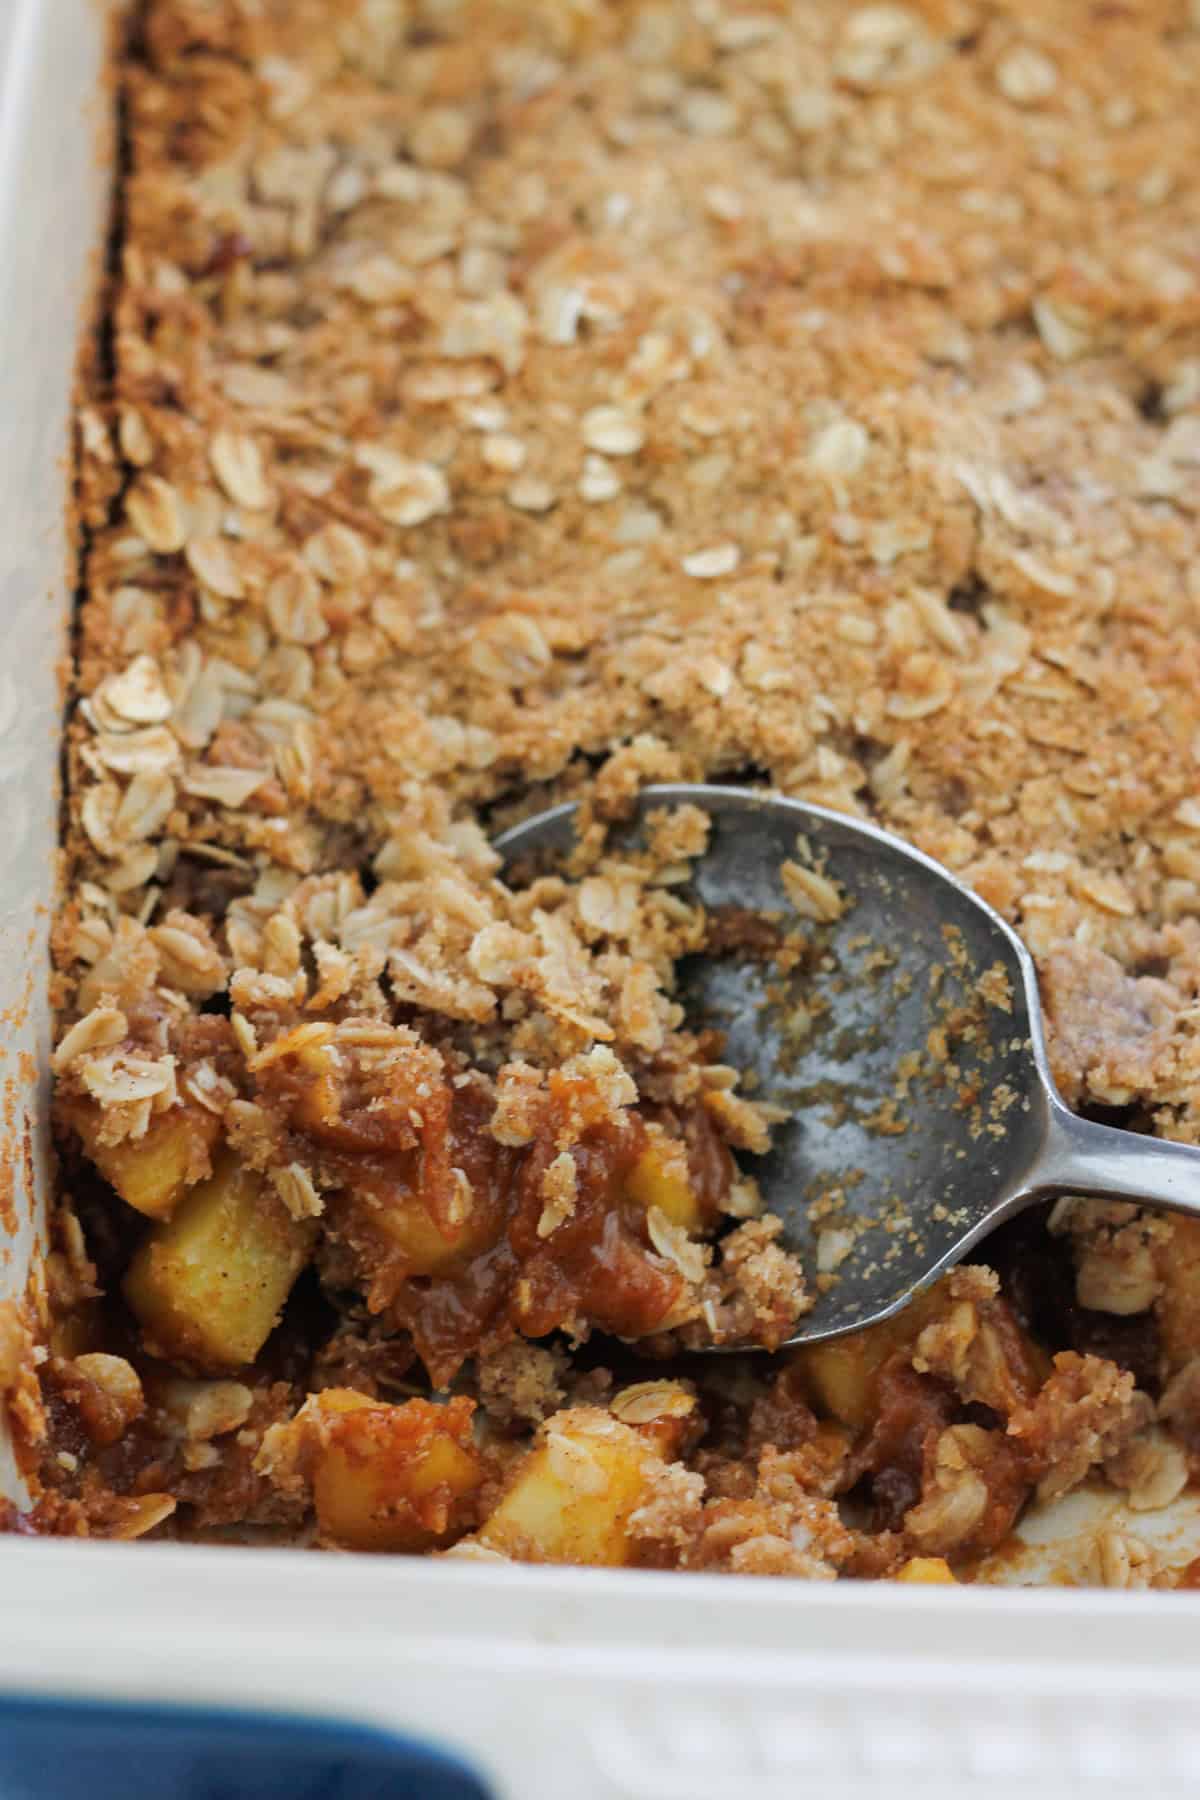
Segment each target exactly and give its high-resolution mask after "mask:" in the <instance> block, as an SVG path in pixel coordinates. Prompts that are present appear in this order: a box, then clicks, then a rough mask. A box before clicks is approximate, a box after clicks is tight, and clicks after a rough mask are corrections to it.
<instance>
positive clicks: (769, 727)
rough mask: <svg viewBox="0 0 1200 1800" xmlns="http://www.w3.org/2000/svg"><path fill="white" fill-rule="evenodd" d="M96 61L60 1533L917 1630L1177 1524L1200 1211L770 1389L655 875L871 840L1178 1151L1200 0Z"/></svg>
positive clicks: (495, 13)
mask: <svg viewBox="0 0 1200 1800" xmlns="http://www.w3.org/2000/svg"><path fill="white" fill-rule="evenodd" d="M118 70H119V92H120V96H121V106H122V117H123V142H124V160H123V166H122V168H121V170H120V171H119V174H118V181H117V200H116V213H115V222H114V254H113V270H112V279H111V283H110V292H109V295H108V301H107V312H106V317H105V321H104V323H103V326H102V329H101V332H100V335H99V338H98V341H97V342H96V343H95V345H94V346H93V347H92V349H91V352H90V355H89V357H88V359H87V373H86V378H85V387H86V390H87V391H86V392H85V394H84V395H83V403H82V406H81V410H80V414H79V431H78V457H77V466H76V495H77V507H78V514H79V517H80V519H81V522H82V538H83V547H82V602H81V607H80V613H79V623H78V635H77V645H76V648H77V664H76V671H75V687H74V693H73V701H72V706H71V710H70V714H69V720H68V725H67V733H66V769H67V782H66V796H65V823H64V834H65V835H64V853H63V854H64V893H65V895H66V899H65V902H64V904H63V907H62V911H61V915H60V917H59V919H58V922H57V927H56V932H55V956H56V963H55V976H54V980H55V1001H56V1005H57V1008H58V1014H59V1021H60V1029H59V1037H58V1042H57V1049H56V1051H55V1056H54V1071H55V1078H56V1085H55V1102H54V1105H55V1118H56V1125H57V1130H58V1137H59V1148H60V1162H61V1172H62V1183H61V1191H60V1194H59V1199H58V1204H57V1210H56V1214H55V1221H54V1229H55V1246H54V1249H53V1251H52V1254H51V1257H50V1261H49V1267H48V1289H49V1291H48V1294H46V1295H40V1294H35V1295H34V1296H33V1298H32V1300H31V1303H30V1306H29V1308H27V1309H26V1312H25V1313H23V1314H18V1313H17V1312H16V1311H13V1312H12V1314H11V1316H7V1315H6V1316H5V1317H4V1318H2V1319H0V1388H3V1390H4V1391H5V1393H6V1394H7V1396H8V1400H9V1410H10V1413H11V1414H12V1416H13V1419H14V1423H15V1427H16V1430H17V1435H18V1437H19V1440H20V1442H21V1445H22V1447H23V1454H24V1456H25V1462H26V1466H27V1469H28V1471H29V1476H30V1482H31V1488H32V1492H33V1495H34V1499H33V1503H32V1511H31V1512H29V1513H16V1512H15V1511H14V1512H13V1513H12V1516H11V1518H10V1520H9V1523H10V1524H12V1525H14V1527H16V1528H21V1529H40V1530H46V1531H65V1532H75V1533H88V1532H91V1533H94V1534H96V1535H109V1536H125V1537H133V1536H140V1535H144V1534H146V1533H147V1532H156V1533H159V1534H164V1533H165V1534H167V1535H170V1534H172V1533H178V1534H181V1535H184V1536H188V1537H197V1536H207V1537H213V1536H227V1537H231V1538H234V1539H236V1538H238V1537H239V1536H240V1535H245V1534H246V1533H247V1532H248V1531H250V1530H254V1531H255V1532H258V1533H259V1534H261V1533H263V1532H270V1533H272V1534H273V1535H275V1536H277V1537H279V1538H280V1539H282V1540H283V1541H291V1542H315V1543H318V1544H321V1545H331V1546H341V1547H348V1548H359V1549H364V1550H377V1551H401V1552H407V1553H411V1554H417V1553H426V1552H448V1553H450V1554H451V1555H452V1556H453V1557H454V1558H456V1559H458V1558H484V1559H494V1558H510V1559H511V1558H515V1559H521V1560H533V1561H568V1562H579V1563H596V1564H608V1565H613V1564H628V1563H634V1564H644V1565H650V1566H655V1567H671V1568H680V1569H707V1570H720V1569H723V1570H731V1571H743V1572H751V1573H763V1574H773V1573H777V1574H791V1575H797V1576H803V1577H809V1578H814V1579H824V1578H831V1577H834V1576H837V1575H843V1574H850V1575H862V1576H902V1577H903V1578H904V1579H908V1580H938V1579H952V1578H954V1576H955V1575H958V1576H966V1575H970V1574H971V1572H972V1571H973V1570H974V1569H975V1568H976V1567H977V1565H978V1563H979V1559H980V1558H981V1557H984V1556H985V1555H986V1554H987V1553H988V1552H989V1551H992V1550H994V1549H995V1548H996V1547H997V1546H998V1545H1000V1544H1002V1543H1003V1542H1004V1540H1005V1538H1006V1537H1007V1536H1008V1534H1009V1533H1010V1532H1011V1530H1012V1527H1013V1525H1014V1522H1015V1521H1016V1520H1017V1519H1018V1518H1019V1516H1020V1514H1021V1512H1022V1510H1023V1509H1024V1508H1025V1507H1026V1506H1027V1505H1028V1504H1029V1503H1030V1502H1031V1501H1032V1500H1034V1499H1038V1500H1041V1501H1043V1502H1048V1501H1051V1500H1053V1499H1054V1498H1055V1497H1057V1496H1059V1495H1061V1494H1063V1493H1066V1492H1068V1491H1069V1490H1071V1489H1073V1488H1075V1487H1077V1486H1078V1485H1079V1484H1080V1483H1082V1482H1084V1481H1085V1480H1089V1479H1094V1480H1097V1481H1106V1482H1108V1483H1109V1484H1111V1485H1112V1486H1114V1487H1116V1488H1117V1489H1119V1490H1120V1491H1121V1492H1122V1493H1123V1494H1125V1495H1126V1496H1127V1504H1128V1506H1129V1507H1130V1508H1131V1509H1132V1510H1134V1511H1137V1510H1139V1509H1150V1508H1155V1507H1160V1506H1162V1505H1165V1504H1167V1503H1168V1502H1169V1501H1171V1500H1172V1499H1174V1498H1175V1497H1176V1496H1177V1495H1178V1494H1179V1493H1180V1492H1181V1490H1182V1489H1183V1487H1184V1485H1185V1484H1186V1482H1187V1481H1188V1479H1189V1475H1190V1473H1191V1470H1192V1463H1193V1459H1194V1458H1195V1457H1196V1456H1197V1455H1198V1454H1200V1226H1197V1225H1196V1224H1195V1223H1192V1222H1172V1221H1170V1220H1168V1219H1166V1218H1163V1217H1161V1216H1154V1217H1152V1216H1150V1215H1147V1214H1143V1213H1142V1212H1140V1211H1139V1210H1138V1209H1137V1208H1135V1207H1132V1206H1124V1205H1122V1206H1113V1205H1099V1204H1098V1203H1094V1202H1090V1201H1084V1200H1078V1199H1073V1198H1072V1199H1068V1200H1066V1201H1062V1202H1059V1203H1058V1205H1057V1206H1056V1207H1055V1209H1054V1210H1053V1211H1052V1212H1051V1213H1049V1214H1048V1215H1036V1216H1034V1217H1032V1218H1029V1219H1026V1220H1024V1221H1021V1222H1020V1223H1019V1224H1018V1225H1016V1226H1014V1227H1011V1228H1008V1229H1006V1230H1005V1232H1003V1233H1002V1234H1001V1235H1000V1236H999V1237H998V1238H997V1239H996V1240H994V1242H993V1243H992V1244H991V1245H989V1246H987V1247H986V1248H985V1251H984V1252H983V1255H984V1263H982V1264H980V1265H978V1266H973V1267H967V1268H963V1269H961V1270H959V1271H957V1272H956V1273H955V1274H953V1275H951V1276H950V1277H948V1278H947V1279H946V1280H944V1281H943V1282H942V1283H940V1284H939V1286H938V1287H937V1288H935V1289H934V1290H933V1291H932V1293H931V1294H929V1295H927V1296H925V1297H924V1298H923V1299H922V1300H921V1301H919V1302H917V1303H914V1305H913V1306H912V1307H910V1308H909V1309H908V1310H907V1311H906V1313H905V1314H904V1315H902V1317H900V1318H899V1319H897V1320H894V1321H890V1322H889V1323H887V1324H885V1325H882V1326H878V1327H875V1328H873V1329H872V1330H870V1331H866V1332H861V1333H859V1334H857V1335H856V1336H852V1337H850V1338H846V1339H842V1340H839V1341H838V1342H835V1343H832V1344H827V1345H822V1346H816V1347H812V1348H808V1349H802V1350H799V1351H794V1352H784V1353H782V1354H780V1355H778V1356H776V1357H774V1358H772V1357H770V1356H764V1355H763V1354H761V1351H763V1350H766V1351H771V1350H774V1349H776V1348H777V1347H778V1346H779V1345H780V1344H781V1343H782V1342H783V1341H784V1340H786V1338H787V1337H788V1336H789V1334H790V1332H791V1331H792V1329H793V1328H794V1326H795V1324H796V1321H797V1320H798V1319H799V1318H801V1317H802V1316H803V1313H804V1311H805V1309H806V1308H807V1307H808V1306H809V1305H811V1294H810V1290H809V1287H808V1285H807V1280H808V1278H809V1277H810V1276H811V1273H812V1272H811V1271H805V1270H804V1269H803V1268H801V1267H800V1265H799V1263H798V1262H797V1260H796V1258H795V1257H794V1256H792V1255H791V1254H790V1253H789V1251H788V1249H787V1247H786V1246H785V1245H784V1244H782V1243H781V1241H780V1234H779V1226H778V1222H777V1221H775V1220H773V1219H772V1217H771V1216H770V1215H769V1214H766V1213H764V1212H763V1208H762V1202H761V1199H760V1197H759V1194H758V1191H757V1188H756V1186H755V1183H754V1175H753V1171H754V1158H755V1155H756V1154H758V1153H761V1152H762V1151H763V1150H765V1149H766V1148H767V1146H768V1143H769V1131H770V1109H769V1108H766V1107H764V1106H763V1105H762V1104H761V1102H760V1101H759V1100H757V1099H756V1098H755V1095H754V1094H753V1092H752V1091H750V1092H743V1091H742V1090H741V1088H740V1087H739V1078H738V1072H737V1071H736V1070H734V1069H732V1068H730V1067H728V1066H727V1065H726V1064H725V1063H724V1062H723V1060H722V1047H721V1043H720V1040H719V1036H718V1034H716V1033H714V1032H711V1031H706V1030H704V1029H703V1028H701V1027H699V1026H698V1025H697V1024H696V1023H695V1022H694V1021H689V1019H688V1018H686V1017H685V1016H684V1012H683V1009H682V1007H681V1006H680V1004H679V1002H678V999H677V989H676V970H677V966H678V964H679V963H680V960H681V959H682V958H684V957H686V956H688V955H689V954H692V953H694V952H695V951H697V950H698V949H699V948H700V947H702V946H703V945H704V943H705V941H706V938H705V933H706V929H707V922H706V920H705V918H704V915H703V910H702V909H701V908H700V907H699V906H698V904H697V903H696V902H695V900H694V898H693V897H692V895H691V894H690V891H689V888H688V873H689V868H690V866H691V864H692V863H693V861H694V859H695V858H697V857H698V856H700V855H702V854H703V851H704V845H705V832H706V820H705V818H704V816H703V815H702V814H699V813H696V812H695V811H694V810H691V809H688V808H682V809H678V810H676V811H673V812H663V813H662V814H660V815H658V816H656V817H655V818H654V819H653V820H652V822H651V829H650V830H649V831H648V833H647V834H646V838H645V843H644V846H643V847H642V848H641V849H640V850H638V851H636V852H634V851H630V850H628V849H624V848H621V847H620V840H618V839H616V838H614V836H613V834H612V831H611V828H612V827H613V826H614V825H616V824H618V823H619V822H620V821H621V820H622V819H623V818H624V817H627V816H628V813H629V811H630V808H631V805H632V802H633V800H634V798H635V797H636V795H637V794H638V792H639V791H640V790H641V789H642V788H643V787H644V786H646V785H647V784H650V783H652V782H656V781H706V780H707V781H712V780H729V779H736V780H737V781H739V782H740V783H742V784H743V785H755V784H758V785H762V786H764V787H769V788H771V789H774V790H777V791H779V792H781V793H784V794H789V795H794V796H796V797H799V798H802V799H804V800H808V801H814V802H819V803H821V804H823V805H825V806H828V807H832V808H834V809H837V810H840V811H843V812H846V813H850V814H854V815H858V816H867V817H870V818H872V819H874V820H876V821H878V822H879V823H881V824H883V825H885V826H887V827H889V828H890V829H892V830H893V831H896V832H898V833H900V834H901V835H903V836H904V837H906V838H908V839H909V840H911V841H912V842H914V843H915V844H917V845H918V846H919V847H920V848H921V849H922V850H924V851H926V852H927V853H929V854H931V855H932V856H934V857H936V858H938V859H940V860H941V861H942V862H943V863H944V864H945V865H946V866H947V867H949V868H950V869H952V870H953V871H954V872H955V873H956V874H958V875H959V876H960V877H962V878H963V879H964V880H966V881H968V882H969V883H970V884H971V885H972V886H973V887H974V888H975V889H976V890H977V891H978V892H979V893H980V894H981V895H982V896H983V897H984V898H986V899H987V900H988V901H990V902H991V903H992V904H993V905H994V906H995V907H997V908H998V909H999V910H1000V911H1001V912H1002V913H1003V914H1004V915H1005V916H1006V917H1007V918H1008V919H1010V920H1011V921H1012V922H1013V923H1014V924H1015V925H1016V926H1017V927H1018V929H1019V930H1020V931H1021V933H1022V935H1023V937H1024V939H1025V942H1026V943H1027V944H1028V945H1029V947H1030V949H1031V951H1032V952H1033V954H1034V956H1035V958H1036V960H1037V962H1038V966H1039V972H1040V975H1041V978H1042V982H1043V991H1044V994H1045V997H1046V1002H1047V1010H1048V1016H1049V1029H1050V1039H1051V1052H1052V1059H1053V1062H1054V1067H1055V1074H1056V1078H1057V1079H1058V1081H1059V1083H1060V1086H1061V1088H1062V1091H1063V1093H1064V1095H1065V1096H1066V1097H1067V1099H1068V1100H1069V1102H1070V1103H1071V1104H1072V1105H1074V1106H1076V1107H1079V1108H1083V1109H1096V1108H1099V1109H1104V1110H1105V1114H1106V1116H1113V1115H1114V1113H1115V1114H1116V1116H1118V1117H1120V1118H1121V1119H1122V1120H1123V1121H1124V1122H1126V1123H1129V1124H1132V1125H1134V1126H1136V1127H1137V1128H1141V1129H1146V1130H1154V1131H1158V1132H1160V1133H1163V1134H1166V1135H1170V1136H1173V1137H1177V1138H1180V1139H1182V1140H1183V1141H1187V1142H1193V1143H1195V1142H1200V1036H1198V1035H1197V1032H1196V1029H1195V1027H1196V1020H1197V1018H1198V1017H1200V1009H1198V1007H1197V988H1198V987H1200V923H1198V920H1200V784H1198V770H1200V706H1198V704H1197V699H1196V695H1197V691H1198V684H1200V556H1198V555H1197V550H1196V539H1195V517H1196V513H1197V511H1198V510H1200V285H1198V274H1197V254H1196V247H1197V241H1198V239H1197V231H1198V229H1200V186H1198V185H1197V181H1196V176H1195V170H1196V166H1197V155H1198V153H1200V115H1198V114H1197V110H1196V106H1195V94H1196V91H1197V84H1198V83H1200V14H1198V13H1197V11H1196V7H1195V6H1194V5H1191V6H1190V7H1189V5H1188V4H1187V3H1186V0H1142V3H1141V4H1139V5H1138V6H1136V7H1134V6H1120V5H1113V6H1108V5H1097V4H1093V3H1091V0H1086V3H1085V0H1036V3H1035V0H910V3H909V4H905V5H892V4H865V5H854V4H845V3H844V0H803V3H801V0H744V3H743V0H142V3H139V4H137V5H133V6H131V7H129V8H128V9H127V17H126V18H125V19H124V23H123V38H122V43H121V46H120V50H119V55H118ZM565 800H569V801H573V802H575V803H576V804H577V806H578V808H579V814H578V818H579V842H578V847H577V850H576V852H575V853H574V855H573V857H572V858H571V859H570V860H569V861H568V862H567V863H566V864H565V865H564V866H563V867H562V868H561V869H560V870H557V871H553V872H549V873H542V874H539V875H537V876H536V878H534V879H531V880H529V881H528V882H524V883H518V882H515V881H514V882H510V881H509V880H507V879H506V878H505V871H504V870H502V868H501V866H500V861H499V858H498V857H497V856H496V854H495V852H494V851H493V850H492V849H491V847H490V845H491V841H492V839H493V838H494V837H495V836H496V835H497V834H498V833H499V832H500V831H501V830H503V829H504V827H505V826H507V825H509V824H511V823H513V822H515V821H519V820H521V819H523V818H526V817H528V816H530V815H531V814H533V813H535V812H538V811H540V810H541V809H543V808H544V807H546V806H549V805H552V804H555V803H558V802H560V801H565ZM804 873H805V872H804V871H799V874H801V875H803V874H804ZM714 1343H715V1344H738V1345H743V1346H750V1347H753V1346H757V1347H758V1349H759V1352H760V1353H759V1354H757V1355H752V1354H747V1355H746V1356H744V1357H735V1358H723V1359H714V1360H707V1361H703V1362H701V1361H700V1360H699V1359H690V1360H689V1356H688V1352H689V1350H691V1349H694V1348H699V1347H703V1346H705V1345H712V1344H714ZM1142 1550H1145V1547H1144V1546H1143V1547H1142ZM1096 1576H1097V1579H1100V1580H1105V1581H1109V1582H1113V1583H1121V1584H1124V1585H1129V1584H1139V1583H1140V1584H1145V1583H1150V1582H1158V1583H1160V1584H1166V1585H1172V1584H1173V1583H1174V1581H1175V1579H1176V1574H1175V1573H1174V1572H1172V1571H1171V1570H1169V1569H1164V1568H1162V1567H1159V1566H1158V1565H1157V1564H1156V1562H1155V1558H1154V1556H1153V1554H1152V1553H1151V1552H1150V1551H1148V1550H1145V1553H1144V1554H1142V1553H1141V1551H1140V1550H1139V1552H1138V1553H1137V1554H1134V1553H1133V1552H1122V1554H1120V1555H1118V1554H1116V1552H1113V1553H1112V1554H1109V1555H1107V1556H1101V1557H1100V1560H1099V1563H1098V1566H1097V1571H1096Z"/></svg>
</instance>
